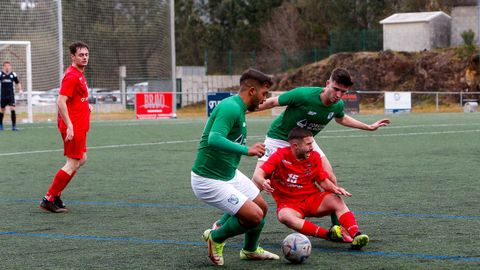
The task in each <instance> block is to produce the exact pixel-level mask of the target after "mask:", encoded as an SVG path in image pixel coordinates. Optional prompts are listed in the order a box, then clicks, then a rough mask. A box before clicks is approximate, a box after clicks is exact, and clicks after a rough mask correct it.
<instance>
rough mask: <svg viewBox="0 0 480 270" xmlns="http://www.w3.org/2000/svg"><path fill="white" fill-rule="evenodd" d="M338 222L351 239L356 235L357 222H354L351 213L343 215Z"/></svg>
mask: <svg viewBox="0 0 480 270" xmlns="http://www.w3.org/2000/svg"><path fill="white" fill-rule="evenodd" d="M338 221H339V222H340V224H341V225H342V227H343V228H345V229H346V230H347V231H348V234H350V236H351V237H354V236H355V234H357V233H358V225H357V220H355V216H354V215H353V213H352V212H347V213H345V214H343V215H342V216H341V217H340V218H339V219H338Z"/></svg>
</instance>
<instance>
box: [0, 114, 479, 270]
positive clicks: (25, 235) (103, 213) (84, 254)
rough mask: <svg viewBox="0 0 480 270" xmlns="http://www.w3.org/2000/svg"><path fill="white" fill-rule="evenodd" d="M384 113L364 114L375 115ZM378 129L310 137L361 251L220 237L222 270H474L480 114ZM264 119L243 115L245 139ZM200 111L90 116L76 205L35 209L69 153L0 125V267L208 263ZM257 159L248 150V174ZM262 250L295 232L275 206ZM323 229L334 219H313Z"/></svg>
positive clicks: (400, 121) (409, 118)
mask: <svg viewBox="0 0 480 270" xmlns="http://www.w3.org/2000/svg"><path fill="white" fill-rule="evenodd" d="M381 117H382V116H379V115H374V116H371V115H359V116H356V118H357V119H359V120H362V121H366V122H369V123H370V122H373V121H375V120H377V119H379V118H381ZM390 118H391V119H392V125H391V126H389V127H387V128H382V129H380V130H379V131H377V132H366V131H359V130H352V129H347V128H344V127H342V126H340V125H338V124H336V123H334V122H332V123H330V124H329V125H328V126H327V128H326V130H324V131H323V132H321V133H320V134H319V135H318V136H317V137H316V140H317V142H318V143H319V145H320V147H321V148H322V149H323V150H324V152H325V153H326V155H327V156H328V157H329V159H330V162H331V163H332V165H333V167H334V170H335V172H336V174H337V177H338V179H339V183H340V185H341V186H343V187H345V188H346V189H347V190H348V191H350V192H351V193H352V194H353V196H352V197H351V198H346V199H345V201H346V203H347V205H348V206H349V208H350V209H351V210H352V211H354V212H355V214H356V217H357V221H358V224H359V226H360V230H361V231H362V232H364V233H366V234H368V235H369V236H370V239H371V242H370V244H369V245H368V246H367V247H366V248H364V250H362V251H350V250H349V245H348V244H339V243H332V242H327V241H324V240H321V239H312V238H310V239H311V241H312V245H313V250H312V255H311V257H310V258H309V259H308V260H307V261H306V262H305V264H303V265H292V264H289V263H288V262H286V261H285V260H283V259H282V260H280V261H267V262H249V261H247V262H246V261H241V260H240V259H239V250H240V249H241V246H242V241H243V238H242V237H235V238H233V239H230V240H229V241H228V242H227V245H226V247H225V249H224V256H225V268H226V269H412V268H414V269H479V268H480V244H479V241H480V238H479V235H480V213H479V209H480V206H479V204H480V195H479V193H480V182H479V179H480V114H475V113H473V114H463V113H452V114H447V113H446V114H403V115H392V116H390ZM272 120H273V119H272V118H258V117H251V116H249V117H248V118H247V125H248V135H249V136H248V142H247V144H248V145H250V144H252V143H254V142H257V141H263V138H264V135H265V133H266V130H267V128H268V126H269V124H270V123H271V121H272ZM204 123H205V119H177V120H161V121H141V122H137V121H127V122H120V121H119V122H114V121H111V122H94V123H92V127H91V131H90V133H89V138H88V145H89V150H88V161H87V164H86V165H85V166H84V167H82V169H81V170H80V171H79V173H78V174H77V176H76V177H75V178H74V179H73V181H72V182H71V183H70V185H69V187H68V188H67V189H66V191H65V192H64V193H63V196H62V197H63V199H64V201H65V203H66V204H67V206H68V207H69V209H70V211H69V212H68V213H66V214H51V213H45V212H43V211H41V210H40V209H39V208H38V205H39V202H40V199H41V197H42V196H43V195H44V193H45V191H46V190H47V189H48V187H49V185H50V183H51V181H52V178H53V176H54V174H55V173H56V171H57V170H58V169H59V168H60V167H61V166H63V164H64V157H63V155H62V154H63V149H62V144H61V141H60V135H59V134H58V132H57V129H56V125H55V124H51V123H50V124H47V123H45V124H32V125H26V126H21V127H20V128H21V131H20V132H18V133H14V132H11V131H7V130H6V131H2V132H0V175H1V176H0V213H1V218H0V250H1V251H0V268H1V269H36V268H41V269H134V268H135V269H204V268H210V269H214V268H216V267H215V266H213V265H212V264H211V262H210V261H209V260H208V258H207V256H206V254H207V250H206V244H205V242H203V241H202V239H201V234H202V232H203V231H204V230H205V229H206V228H208V227H210V226H211V224H212V222H213V221H215V220H216V219H218V218H219V217H220V215H221V214H222V213H221V212H220V211H219V210H216V209H214V208H211V207H209V206H207V205H205V204H203V203H202V202H200V201H198V200H197V199H196V197H195V196H194V195H193V193H192V190H191V187H190V168H191V166H192V164H193V161H194V159H195V155H196V149H197V146H198V141H199V138H200V135H201V132H202V129H203V126H204ZM255 163H256V159H255V158H250V157H243V158H242V161H241V163H240V170H241V171H243V172H244V173H245V174H246V175H247V176H251V175H252V173H253V169H254V167H255ZM266 197H267V200H268V202H269V205H270V210H269V213H268V216H267V224H266V226H265V229H264V232H263V234H262V237H261V245H262V246H263V247H265V248H266V249H269V250H271V251H274V252H276V253H277V254H280V253H281V251H280V243H281V241H282V240H283V238H284V237H285V236H286V235H287V234H289V233H290V232H291V231H290V230H289V229H288V228H286V227H284V226H283V225H281V224H280V223H279V222H278V221H277V220H276V218H275V214H274V213H275V207H274V204H273V200H272V199H271V198H270V197H269V196H267V195H266ZM313 220H314V222H316V223H317V224H321V225H323V226H325V227H329V226H330V218H329V217H326V218H321V219H313Z"/></svg>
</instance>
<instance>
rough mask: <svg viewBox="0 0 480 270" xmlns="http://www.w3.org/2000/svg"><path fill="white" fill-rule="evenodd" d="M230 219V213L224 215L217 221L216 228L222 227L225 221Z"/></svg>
mask: <svg viewBox="0 0 480 270" xmlns="http://www.w3.org/2000/svg"><path fill="white" fill-rule="evenodd" d="M230 217H232V215H231V214H230V213H224V214H223V216H222V217H221V218H220V219H219V220H218V221H217V226H222V225H223V224H225V222H227V220H228V219H229V218H230Z"/></svg>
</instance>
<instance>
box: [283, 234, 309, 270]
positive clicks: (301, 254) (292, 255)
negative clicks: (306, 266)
mask: <svg viewBox="0 0 480 270" xmlns="http://www.w3.org/2000/svg"><path fill="white" fill-rule="evenodd" d="M282 252H283V255H285V259H287V260H289V261H290V262H292V263H303V262H304V261H305V260H306V259H307V258H308V257H309V256H310V253H311V252H312V244H311V243H310V240H309V239H308V238H307V237H306V236H305V235H303V234H301V233H292V234H289V235H287V237H285V239H283V242H282Z"/></svg>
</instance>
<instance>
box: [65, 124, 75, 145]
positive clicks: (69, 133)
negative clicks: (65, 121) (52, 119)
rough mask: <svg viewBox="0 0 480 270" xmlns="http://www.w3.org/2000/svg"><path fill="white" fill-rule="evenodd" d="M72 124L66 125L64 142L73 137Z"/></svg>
mask: <svg viewBox="0 0 480 270" xmlns="http://www.w3.org/2000/svg"><path fill="white" fill-rule="evenodd" d="M73 135H74V134H73V125H72V124H70V125H68V126H67V136H66V137H65V142H68V141H70V140H72V139H73Z"/></svg>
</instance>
